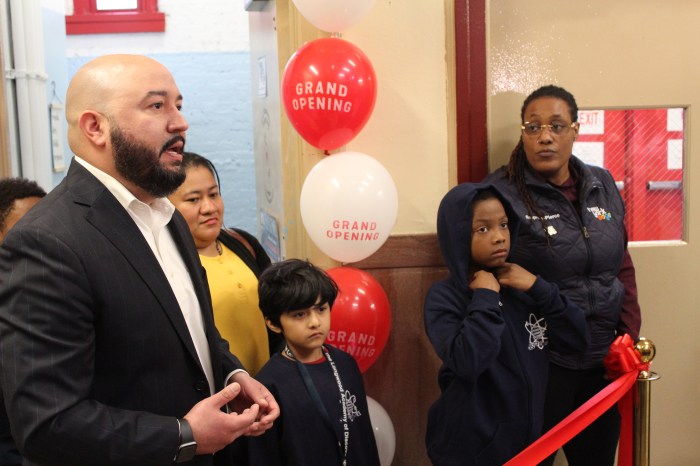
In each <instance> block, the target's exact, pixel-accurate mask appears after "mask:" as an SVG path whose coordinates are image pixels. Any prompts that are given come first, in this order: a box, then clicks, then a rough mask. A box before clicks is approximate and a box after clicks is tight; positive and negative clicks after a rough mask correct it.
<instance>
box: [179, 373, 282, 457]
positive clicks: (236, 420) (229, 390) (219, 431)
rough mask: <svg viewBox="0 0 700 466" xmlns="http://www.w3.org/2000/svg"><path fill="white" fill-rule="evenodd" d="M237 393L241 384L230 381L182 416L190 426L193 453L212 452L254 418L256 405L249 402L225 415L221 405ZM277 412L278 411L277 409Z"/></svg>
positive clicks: (240, 431)
mask: <svg viewBox="0 0 700 466" xmlns="http://www.w3.org/2000/svg"><path fill="white" fill-rule="evenodd" d="M240 396H241V386H240V385H239V384H237V383H232V384H230V385H228V386H227V387H226V388H224V389H223V390H221V391H220V392H219V393H216V394H214V395H212V396H210V397H209V398H207V399H205V400H202V401H200V402H199V403H197V404H196V405H194V406H193V407H192V409H191V410H190V412H189V413H187V414H186V415H185V419H187V421H188V422H189V423H190V427H192V433H193V434H194V439H195V441H196V442H197V454H198V455H204V454H208V453H215V452H217V451H219V450H221V449H222V448H224V447H225V446H226V445H228V444H230V443H231V442H233V441H234V440H236V439H237V438H238V437H240V436H241V435H244V434H246V433H247V432H248V430H249V429H250V427H251V426H252V425H253V424H254V423H255V419H256V418H257V417H258V413H259V410H260V407H259V406H258V405H257V404H252V405H249V406H248V407H247V408H246V409H244V410H242V411H241V412H237V413H230V414H227V413H225V412H223V411H221V407H222V406H224V405H225V404H227V403H230V402H232V401H233V400H235V399H236V398H239V397H240ZM278 411H279V410H278Z"/></svg>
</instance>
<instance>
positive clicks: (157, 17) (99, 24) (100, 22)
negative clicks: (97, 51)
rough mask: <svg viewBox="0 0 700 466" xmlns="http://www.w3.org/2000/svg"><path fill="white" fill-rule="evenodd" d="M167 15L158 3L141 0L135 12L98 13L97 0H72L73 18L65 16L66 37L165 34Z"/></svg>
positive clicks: (156, 1) (113, 11)
mask: <svg viewBox="0 0 700 466" xmlns="http://www.w3.org/2000/svg"><path fill="white" fill-rule="evenodd" d="M163 31H165V13H161V12H159V11H158V0H138V6H137V7H136V9H134V10H106V11H101V10H97V6H96V2H95V0H73V15H72V16H66V34H110V33H120V32H163Z"/></svg>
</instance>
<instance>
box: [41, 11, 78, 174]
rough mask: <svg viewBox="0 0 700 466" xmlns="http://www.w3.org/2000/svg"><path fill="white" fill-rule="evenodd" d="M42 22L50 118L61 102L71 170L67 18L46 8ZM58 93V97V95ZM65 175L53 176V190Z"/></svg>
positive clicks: (66, 160) (66, 159) (65, 151)
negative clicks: (53, 104) (54, 104)
mask: <svg viewBox="0 0 700 466" xmlns="http://www.w3.org/2000/svg"><path fill="white" fill-rule="evenodd" d="M41 20H42V25H43V33H44V67H45V71H46V74H47V75H48V79H47V81H46V107H47V111H46V118H47V120H48V119H49V113H48V106H49V104H50V103H51V102H52V101H54V100H57V101H58V102H59V103H60V104H61V105H64V111H62V112H61V123H62V129H63V137H62V139H63V161H64V164H65V165H66V170H67V169H68V163H69V162H70V158H71V157H72V153H71V151H70V148H69V147H68V126H67V125H66V116H65V101H64V99H65V96H66V90H67V89H68V74H67V65H66V61H67V60H66V17H65V15H64V14H63V12H61V11H55V10H52V9H50V8H42V10H41ZM54 92H55V95H54ZM51 155H52V154H47V156H46V158H47V163H48V164H51V166H52V167H53V164H52V158H51ZM65 174H66V173H65V171H64V172H58V173H56V172H54V173H53V175H52V180H51V181H52V183H53V184H52V186H56V185H57V184H58V183H59V182H60V181H61V180H62V179H63V177H64V176H65Z"/></svg>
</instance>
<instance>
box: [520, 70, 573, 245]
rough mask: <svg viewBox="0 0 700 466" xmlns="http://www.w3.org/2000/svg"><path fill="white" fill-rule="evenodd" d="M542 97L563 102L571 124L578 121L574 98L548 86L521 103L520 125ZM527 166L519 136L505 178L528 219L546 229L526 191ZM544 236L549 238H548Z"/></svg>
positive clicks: (552, 86) (541, 217) (567, 93)
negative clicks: (522, 205) (523, 206)
mask: <svg viewBox="0 0 700 466" xmlns="http://www.w3.org/2000/svg"><path fill="white" fill-rule="evenodd" d="M543 97H552V98H555V99H560V100H563V101H564V102H565V103H566V105H567V106H568V107H569V116H570V117H571V122H572V123H574V122H576V121H578V105H577V104H576V99H575V98H574V96H573V95H572V94H571V93H570V92H569V91H567V90H566V89H564V88H563V87H558V86H554V85H552V84H550V85H547V86H542V87H540V88H539V89H536V90H535V91H533V92H532V93H531V94H530V95H528V96H527V97H526V98H525V100H524V101H523V106H522V108H521V109H520V122H521V123H524V122H525V110H526V109H527V106H528V105H530V103H532V102H533V101H534V100H537V99H541V98H543ZM527 166H528V163H527V157H526V155H525V149H524V147H523V138H522V135H521V136H520V139H519V140H518V144H516V146H515V148H514V149H513V152H511V154H510V161H509V162H508V167H507V168H506V177H507V179H508V181H509V182H511V183H515V186H516V187H517V188H518V194H520V197H521V198H522V200H523V202H524V203H525V206H526V207H527V213H528V214H529V215H530V217H532V218H533V220H534V218H537V219H538V220H539V221H540V223H542V227H543V228H546V225H545V222H544V218H543V217H544V215H543V214H542V211H541V210H540V209H539V207H537V204H535V201H534V200H533V199H532V196H531V195H530V190H529V189H527V184H526V183H525V170H526V169H527ZM545 236H546V237H547V238H549V236H547V235H545Z"/></svg>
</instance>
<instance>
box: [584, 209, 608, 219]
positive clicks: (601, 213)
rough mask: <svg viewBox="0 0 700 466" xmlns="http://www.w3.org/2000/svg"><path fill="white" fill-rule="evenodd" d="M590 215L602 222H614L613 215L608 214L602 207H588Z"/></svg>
mask: <svg viewBox="0 0 700 466" xmlns="http://www.w3.org/2000/svg"><path fill="white" fill-rule="evenodd" d="M587 210H588V211H589V212H590V213H592V214H593V216H594V217H595V218H597V219H598V220H601V221H605V222H609V221H610V220H612V215H610V212H607V211H606V210H605V209H603V208H602V207H588V209H587Z"/></svg>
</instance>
